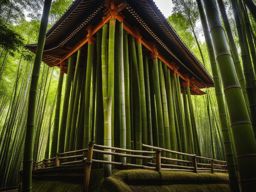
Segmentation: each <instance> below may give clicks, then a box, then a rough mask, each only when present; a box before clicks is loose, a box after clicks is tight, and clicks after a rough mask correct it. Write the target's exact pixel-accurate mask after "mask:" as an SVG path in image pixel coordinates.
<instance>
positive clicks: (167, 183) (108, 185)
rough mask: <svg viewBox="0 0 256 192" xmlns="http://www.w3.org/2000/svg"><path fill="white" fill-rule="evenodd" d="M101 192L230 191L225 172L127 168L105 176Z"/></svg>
mask: <svg viewBox="0 0 256 192" xmlns="http://www.w3.org/2000/svg"><path fill="white" fill-rule="evenodd" d="M101 190H102V191H103V192H144V191H145V192H151V191H152V192H230V189H229V185H228V177H227V174H210V173H200V174H196V173H186V172H170V171H162V172H156V171H150V170H127V171H119V172H117V173H116V174H114V175H113V176H111V177H109V178H107V179H106V180H105V181H104V183H103V185H102V188H101Z"/></svg>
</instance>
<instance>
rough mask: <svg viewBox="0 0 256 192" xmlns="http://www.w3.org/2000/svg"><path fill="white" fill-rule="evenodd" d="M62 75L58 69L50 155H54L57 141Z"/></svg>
mask: <svg viewBox="0 0 256 192" xmlns="http://www.w3.org/2000/svg"><path fill="white" fill-rule="evenodd" d="M63 77H64V72H62V71H61V70H60V76H59V83H58V89H57V101H56V106H55V117H54V128H53V136H52V138H53V140H52V149H51V156H52V157H53V156H55V155H56V153H57V149H58V142H59V124H60V122H59V119H60V103H61V92H62V85H63Z"/></svg>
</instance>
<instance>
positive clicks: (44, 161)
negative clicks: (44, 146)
mask: <svg viewBox="0 0 256 192" xmlns="http://www.w3.org/2000/svg"><path fill="white" fill-rule="evenodd" d="M46 167H47V163H46V159H44V160H43V168H46Z"/></svg>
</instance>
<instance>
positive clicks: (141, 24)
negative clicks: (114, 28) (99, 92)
mask: <svg viewBox="0 0 256 192" xmlns="http://www.w3.org/2000/svg"><path fill="white" fill-rule="evenodd" d="M82 3H84V5H81V4H82ZM86 3H88V1H83V2H81V1H80V4H78V5H76V11H72V12H71V13H66V14H67V16H66V18H65V19H62V20H60V21H58V22H57V23H56V24H55V26H53V27H52V29H51V30H50V31H49V32H48V33H47V37H46V45H45V50H44V54H43V61H44V62H45V63H47V64H48V65H49V66H58V67H61V68H62V69H63V70H64V71H66V69H67V60H68V58H69V57H71V56H72V55H73V54H74V53H76V52H77V51H78V50H79V49H80V48H81V47H83V46H84V45H86V44H87V43H88V42H90V41H93V38H94V37H93V36H94V35H95V34H96V33H97V32H98V31H99V30H101V29H102V27H103V26H104V25H105V24H106V23H108V22H109V21H110V20H111V19H116V20H117V21H119V22H122V23H123V27H124V30H125V31H126V32H127V33H128V34H130V35H131V36H133V37H134V38H135V39H136V40H137V41H139V42H140V43H141V44H142V45H143V47H144V48H145V49H146V50H148V52H149V53H150V54H151V55H152V57H156V58H158V59H159V60H160V61H162V62H163V63H164V64H165V65H167V66H168V68H169V70H170V71H171V72H172V73H175V74H177V75H178V76H179V77H180V79H181V82H182V83H181V85H182V86H190V88H191V91H192V93H193V94H197V95H200V94H204V92H203V91H201V90H200V89H201V88H207V87H212V86H213V82H212V79H211V77H210V76H209V75H208V73H207V72H206V71H205V69H204V67H203V66H201V64H200V63H199V62H198V61H197V60H196V58H194V56H193V55H192V54H191V53H190V52H189V51H188V49H187V48H186V47H185V45H184V44H183V43H181V42H180V43H176V44H175V46H177V45H178V46H180V47H178V48H179V50H178V53H177V52H176V53H174V50H177V49H175V48H176V47H174V46H172V45H171V46H170V45H169V43H168V45H169V46H167V44H166V42H163V40H162V39H161V38H160V37H159V34H156V33H155V32H154V31H155V30H154V29H152V27H151V26H148V24H147V23H146V22H145V21H144V19H143V18H141V16H140V15H139V14H138V13H137V11H136V10H134V8H133V7H132V6H131V5H130V4H128V3H123V2H121V3H118V4H117V3H114V2H113V1H111V2H110V1H107V4H106V5H105V6H104V4H102V3H101V4H99V5H98V4H97V3H95V5H94V6H95V8H96V9H95V10H94V11H93V12H91V13H90V14H89V15H88V16H87V17H86V19H85V20H83V21H81V22H80V23H79V25H78V26H76V27H75V28H74V27H73V28H74V29H72V30H70V32H69V34H68V35H65V37H64V36H63V37H61V36H60V35H58V34H61V33H60V30H64V28H63V27H64V26H66V25H67V22H72V20H71V19H70V18H74V17H75V16H74V15H76V14H77V15H79V10H80V11H82V9H83V6H84V7H86V6H87V7H88V5H86ZM73 6H75V5H73ZM64 17H65V15H64ZM61 26H63V27H62V28H61ZM174 33H175V32H174ZM56 35H58V38H56ZM167 35H168V34H167ZM169 35H170V37H171V38H175V37H176V39H173V40H174V41H175V42H178V41H180V39H179V38H178V36H177V35H176V34H169ZM182 46H183V47H182ZM170 47H174V50H170ZM27 48H28V49H30V50H31V51H33V52H35V51H36V45H27ZM179 54H181V55H182V57H179ZM181 58H183V61H182V60H181Z"/></svg>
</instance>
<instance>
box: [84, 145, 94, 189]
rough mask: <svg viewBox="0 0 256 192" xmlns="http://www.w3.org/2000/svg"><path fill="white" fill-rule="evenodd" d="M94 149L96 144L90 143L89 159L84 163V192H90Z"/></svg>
mask: <svg viewBox="0 0 256 192" xmlns="http://www.w3.org/2000/svg"><path fill="white" fill-rule="evenodd" d="M93 147H94V143H93V142H90V143H89V146H88V153H87V158H86V159H85V162H84V192H89V186H90V178H91V169H92V158H93Z"/></svg>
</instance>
